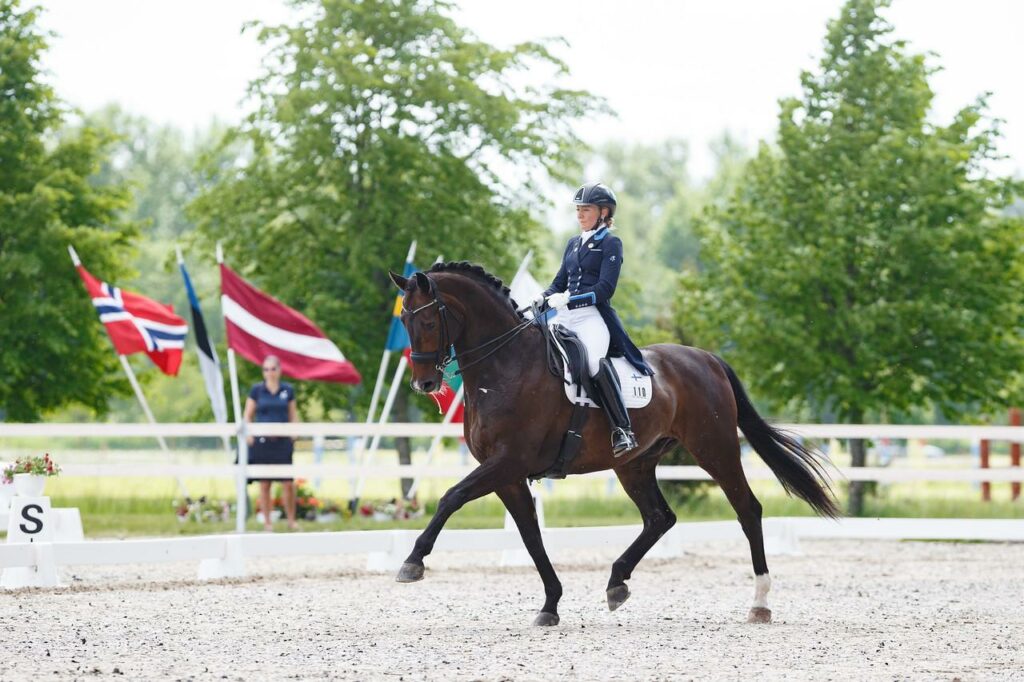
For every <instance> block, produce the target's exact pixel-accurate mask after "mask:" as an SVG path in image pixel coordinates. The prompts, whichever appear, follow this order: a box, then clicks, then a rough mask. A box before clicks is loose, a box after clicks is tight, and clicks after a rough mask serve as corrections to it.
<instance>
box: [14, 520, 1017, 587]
mask: <svg viewBox="0 0 1024 682" xmlns="http://www.w3.org/2000/svg"><path fill="white" fill-rule="evenodd" d="M640 529H641V527H640V526H605V527H591V528H547V529H545V530H544V531H543V534H544V543H545V546H546V547H547V548H548V549H549V550H550V551H552V552H555V553H556V554H557V553H558V552H560V551H562V550H566V549H582V548H586V549H608V550H614V551H616V553H617V552H618V551H622V550H625V548H626V547H627V546H629V544H630V543H631V542H632V541H633V540H634V539H635V538H636V536H637V535H638V534H639V533H640ZM418 534H419V531H414V530H380V531H343V532H333V533H301V534H292V535H287V534H281V535H261V534H253V535H208V536H201V537H190V538H166V539H153V540H109V541H86V542H68V543H33V544H12V545H0V568H2V569H14V570H16V571H17V570H20V571H22V572H21V573H20V574H18V575H19V576H20V577H21V579H22V580H21V582H20V583H18V584H17V586H39V587H52V586H56V585H58V584H59V572H58V571H59V567H60V566H83V565H119V564H152V563H169V562H182V561H185V562H198V563H199V567H198V571H197V577H198V578H199V579H200V580H208V579H218V578H227V577H242V576H244V575H246V574H247V567H246V559H248V558H256V557H275V556H293V555H310V556H318V555H319V556H323V555H338V554H365V555H367V569H368V570H374V571H393V570H395V569H397V568H398V567H399V566H400V565H401V562H402V561H403V560H404V559H405V557H406V556H408V554H409V552H410V551H411V550H412V545H413V542H414V541H415V538H416V536H417V535H418ZM764 535H765V550H766V552H767V553H769V554H776V555H778V554H797V553H800V544H799V543H800V540H801V539H812V538H847V539H928V540H990V541H1018V542H1019V541H1022V540H1024V524H1022V523H1021V522H1020V521H1018V520H993V519H984V520H980V519H844V520H842V521H831V520H827V519H819V518H811V517H808V518H802V517H786V518H768V519H765V520H764ZM742 539H743V534H742V531H741V529H740V526H739V524H738V523H737V522H735V521H708V522H694V523H680V524H677V525H676V526H675V527H674V528H673V529H672V530H671V531H669V533H667V534H666V535H665V536H664V537H663V538H662V539H661V540H660V541H659V542H658V544H657V545H656V546H655V547H654V549H652V550H651V552H650V554H649V556H652V557H658V558H670V557H676V556H680V555H681V554H682V553H683V552H685V551H686V550H687V548H689V547H693V546H694V545H696V544H698V543H703V542H710V541H721V540H742ZM521 550H522V541H521V540H520V538H519V534H518V532H516V531H514V530H511V529H504V530H446V531H443V532H442V533H441V535H440V536H439V538H438V541H437V544H436V545H435V548H434V551H435V553H436V552H477V553H479V552H492V553H493V552H502V554H501V559H500V562H501V563H502V564H503V565H525V564H528V563H529V560H528V557H526V556H525V552H524V551H521ZM26 569H27V570H26ZM5 582H6V583H7V584H9V585H10V586H15V585H14V584H12V583H11V581H10V580H7V579H6V576H5Z"/></svg>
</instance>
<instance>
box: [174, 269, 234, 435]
mask: <svg viewBox="0 0 1024 682" xmlns="http://www.w3.org/2000/svg"><path fill="white" fill-rule="evenodd" d="M178 267H179V268H180V269H181V276H182V278H183V279H184V280H185V291H186V292H187V293H188V302H189V306H190V307H191V308H192V330H193V331H194V332H195V335H196V350H197V351H198V353H199V371H200V372H202V374H203V383H204V384H206V394H207V395H208V396H210V407H211V408H213V418H214V420H215V421H216V422H218V423H220V424H224V423H226V422H227V420H228V406H227V399H226V398H225V397H224V378H223V377H222V376H221V373H220V361H219V360H218V359H217V351H216V350H214V348H213V344H212V343H210V335H209V334H208V333H207V331H206V322H205V321H204V320H203V310H202V308H200V307H199V298H198V297H197V296H196V290H195V289H194V288H193V287H192V279H191V278H190V277H189V276H188V270H186V269H185V261H184V260H183V259H182V257H181V253H180V252H179V253H178Z"/></svg>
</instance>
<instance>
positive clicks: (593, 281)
mask: <svg viewBox="0 0 1024 682" xmlns="http://www.w3.org/2000/svg"><path fill="white" fill-rule="evenodd" d="M621 268H622V240H621V239H619V238H618V237H616V236H615V235H613V234H611V233H610V232H609V231H608V228H607V227H602V228H601V229H599V230H598V231H597V233H595V234H594V236H592V237H591V238H590V239H588V240H587V242H586V244H584V243H583V236H582V235H576V236H575V237H573V238H572V239H570V240H569V243H568V244H567V245H566V247H565V253H564V254H563V255H562V266H561V267H560V268H558V274H556V275H555V278H554V279H553V280H552V281H551V286H549V287H548V288H547V290H546V291H545V292H544V295H545V296H550V295H551V294H554V293H559V292H562V291H568V292H569V308H571V309H576V308H583V307H585V306H591V305H593V306H597V310H598V311H599V312H600V313H601V317H602V318H603V319H604V323H605V324H606V325H607V326H608V334H609V335H610V337H611V339H610V343H609V346H608V354H609V355H623V356H625V357H626V359H627V360H629V362H630V364H631V365H633V366H634V367H636V368H637V370H638V371H640V372H642V373H644V374H646V375H648V376H653V374H654V370H652V369H651V367H650V365H648V364H647V363H646V362H644V358H643V355H641V353H640V350H639V349H638V348H637V347H636V346H635V345H634V344H633V342H632V341H630V339H629V335H628V334H626V330H625V328H623V326H622V321H621V320H619V316H618V315H616V314H615V309H614V308H612V304H611V300H612V295H614V294H615V286H616V285H617V284H618V282H619V270H620V269H621Z"/></svg>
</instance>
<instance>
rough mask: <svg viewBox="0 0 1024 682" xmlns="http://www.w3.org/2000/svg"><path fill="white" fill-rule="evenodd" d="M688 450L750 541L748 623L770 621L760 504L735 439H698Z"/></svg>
mask: <svg viewBox="0 0 1024 682" xmlns="http://www.w3.org/2000/svg"><path fill="white" fill-rule="evenodd" d="M700 440H701V443H693V448H688V449H690V452H691V454H693V457H694V459H696V460H697V463H698V464H699V465H700V466H701V467H702V468H703V469H704V470H705V471H707V472H708V473H709V474H711V477H712V478H713V479H714V480H715V482H716V483H718V485H719V487H721V489H722V492H724V493H725V496H726V498H727V499H728V500H729V504H730V505H732V508H733V509H734V510H735V511H736V518H737V519H738V520H739V522H740V526H741V527H742V528H743V534H744V535H746V536H747V542H748V543H749V544H750V559H751V563H752V564H753V566H754V603H753V605H752V606H751V607H750V611H749V613H748V614H747V622H748V623H770V622H771V620H772V612H771V609H769V608H768V591H769V590H770V589H771V585H772V581H771V577H770V576H769V575H768V562H767V561H766V560H765V556H764V531H763V529H762V527H761V503H760V502H758V500H757V498H756V497H754V493H753V491H752V490H751V489H750V484H749V483H747V477H746V475H745V474H744V473H743V465H742V464H741V463H740V444H739V439H738V438H737V437H736V436H735V435H732V434H729V435H728V436H725V435H723V438H722V439H717V440H718V445H717V447H712V446H711V443H710V441H709V440H708V439H700Z"/></svg>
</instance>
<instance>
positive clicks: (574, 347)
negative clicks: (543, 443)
mask: <svg viewBox="0 0 1024 682" xmlns="http://www.w3.org/2000/svg"><path fill="white" fill-rule="evenodd" d="M533 319H534V320H535V321H536V323H537V326H538V327H539V328H540V330H541V334H542V335H543V336H544V347H545V349H546V353H547V363H548V371H550V372H551V373H552V374H553V375H554V376H556V377H558V378H559V379H561V380H563V381H564V373H563V372H562V365H563V362H564V360H563V357H562V353H561V351H560V350H559V345H561V347H562V349H564V350H565V355H566V357H568V361H569V376H570V377H571V378H572V383H574V384H575V385H576V390H577V398H578V400H574V401H573V405H572V415H571V416H570V417H569V429H568V430H567V431H566V432H565V435H564V436H563V437H562V444H561V446H560V447H559V448H558V456H557V457H555V461H554V462H553V463H552V464H551V466H550V467H548V468H547V469H545V470H544V471H541V472H539V473H535V474H530V475H529V477H528V478H529V479H530V480H531V481H537V480H540V479H542V478H565V477H566V475H567V473H566V472H567V471H568V470H569V466H570V465H571V464H572V462H573V461H574V460H575V459H576V457H577V455H579V454H580V448H582V447H583V427H584V426H585V425H586V423H587V417H588V416H589V414H590V409H589V408H588V407H587V405H586V403H585V402H584V400H583V396H582V395H581V391H583V390H585V391H586V392H587V394H589V395H596V391H594V390H593V387H592V386H591V383H590V372H589V371H588V365H587V347H586V346H585V345H583V341H582V340H581V339H580V338H579V337H578V336H577V335H576V333H575V332H573V331H571V330H569V329H565V328H564V327H561V326H557V327H554V328H552V327H550V326H549V325H548V323H547V318H546V317H545V316H544V315H543V314H542V313H541V311H540V308H539V307H538V306H537V305H534V306H533ZM556 337H557V342H556V340H555V339H556Z"/></svg>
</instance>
